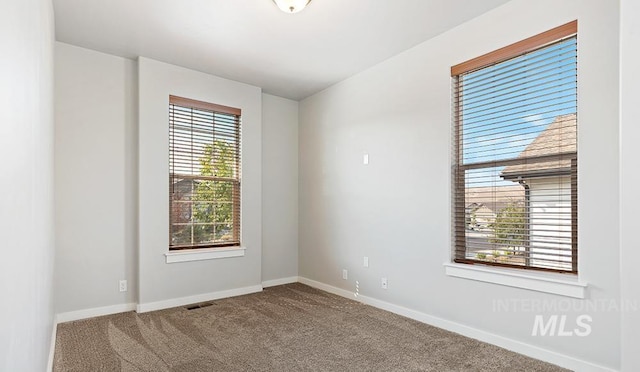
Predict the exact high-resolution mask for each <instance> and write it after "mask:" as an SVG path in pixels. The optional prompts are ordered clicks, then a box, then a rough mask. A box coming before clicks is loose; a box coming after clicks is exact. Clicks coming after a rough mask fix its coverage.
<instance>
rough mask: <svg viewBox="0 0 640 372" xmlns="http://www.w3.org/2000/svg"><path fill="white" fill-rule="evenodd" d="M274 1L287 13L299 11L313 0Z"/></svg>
mask: <svg viewBox="0 0 640 372" xmlns="http://www.w3.org/2000/svg"><path fill="white" fill-rule="evenodd" d="M273 2H274V3H276V5H277V6H278V8H280V10H282V11H283V12H285V13H289V14H293V13H298V12H299V11H301V10H302V9H304V8H305V7H306V6H307V5H308V4H309V3H310V2H311V0H273Z"/></svg>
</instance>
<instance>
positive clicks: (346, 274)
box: [342, 269, 349, 280]
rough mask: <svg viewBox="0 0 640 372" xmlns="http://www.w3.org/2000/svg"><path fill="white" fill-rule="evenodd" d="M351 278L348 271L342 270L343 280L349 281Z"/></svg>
mask: <svg viewBox="0 0 640 372" xmlns="http://www.w3.org/2000/svg"><path fill="white" fill-rule="evenodd" d="M348 278H349V273H348V272H347V269H342V279H344V280H347V279H348Z"/></svg>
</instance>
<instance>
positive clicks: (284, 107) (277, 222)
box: [262, 94, 298, 282]
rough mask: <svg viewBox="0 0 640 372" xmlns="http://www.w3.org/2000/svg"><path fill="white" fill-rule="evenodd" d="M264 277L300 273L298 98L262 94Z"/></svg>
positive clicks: (273, 278)
mask: <svg viewBox="0 0 640 372" xmlns="http://www.w3.org/2000/svg"><path fill="white" fill-rule="evenodd" d="M262 174H263V177H262V281H263V282H264V281H269V280H277V279H282V278H289V277H294V276H298V102H296V101H292V100H288V99H285V98H280V97H276V96H272V95H269V94H263V95H262Z"/></svg>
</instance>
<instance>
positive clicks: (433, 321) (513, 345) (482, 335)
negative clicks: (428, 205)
mask: <svg viewBox="0 0 640 372" xmlns="http://www.w3.org/2000/svg"><path fill="white" fill-rule="evenodd" d="M299 281H300V283H302V284H306V285H308V286H310V287H314V288H317V289H320V290H323V291H325V292H329V293H333V294H335V295H338V296H342V297H346V298H349V299H352V300H356V301H359V302H362V303H364V304H367V305H370V306H373V307H376V308H379V309H382V310H386V311H389V312H392V313H395V314H398V315H402V316H404V317H407V318H410V319H414V320H417V321H419V322H422V323H426V324H429V325H432V326H434V327H438V328H442V329H445V330H447V331H451V332H455V333H458V334H460V335H463V336H466V337H470V338H473V339H476V340H479V341H482V342H487V343H490V344H493V345H496V346H499V347H502V348H504V349H507V350H511V351H514V352H516V353H519V354H523V355H526V356H529V357H531V358H535V359H539V360H542V361H545V362H549V363H553V364H556V365H558V366H560V367H564V368H568V369H571V370H574V371H581V372H602V371H608V372H610V371H615V370H613V369H610V368H607V367H603V366H600V365H597V364H594V363H591V362H588V361H585V360H581V359H577V358H574V357H570V356H567V355H564V354H560V353H557V352H555V351H551V350H548V349H543V348H541V347H538V346H534V345H531V344H527V343H524V342H521V341H516V340H513V339H510V338H507V337H503V336H499V335H496V334H494V333H490V332H487V331H483V330H480V329H477V328H473V327H469V326H466V325H463V324H460V323H456V322H452V321H450V320H446V319H442V318H439V317H435V316H432V315H428V314H425V313H422V312H419V311H416V310H412V309H408V308H406V307H402V306H399V305H394V304H392V303H389V302H385V301H381V300H378V299H375V298H371V297H367V296H362V295H359V296H358V297H355V295H354V293H353V292H350V291H347V290H345V289H341V288H337V287H334V286H331V285H328V284H324V283H320V282H317V281H315V280H311V279H308V278H304V277H299Z"/></svg>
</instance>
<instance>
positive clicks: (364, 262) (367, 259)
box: [362, 256, 369, 267]
mask: <svg viewBox="0 0 640 372" xmlns="http://www.w3.org/2000/svg"><path fill="white" fill-rule="evenodd" d="M362 266H364V267H369V257H367V256H365V257H364V261H363V262H362Z"/></svg>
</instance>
